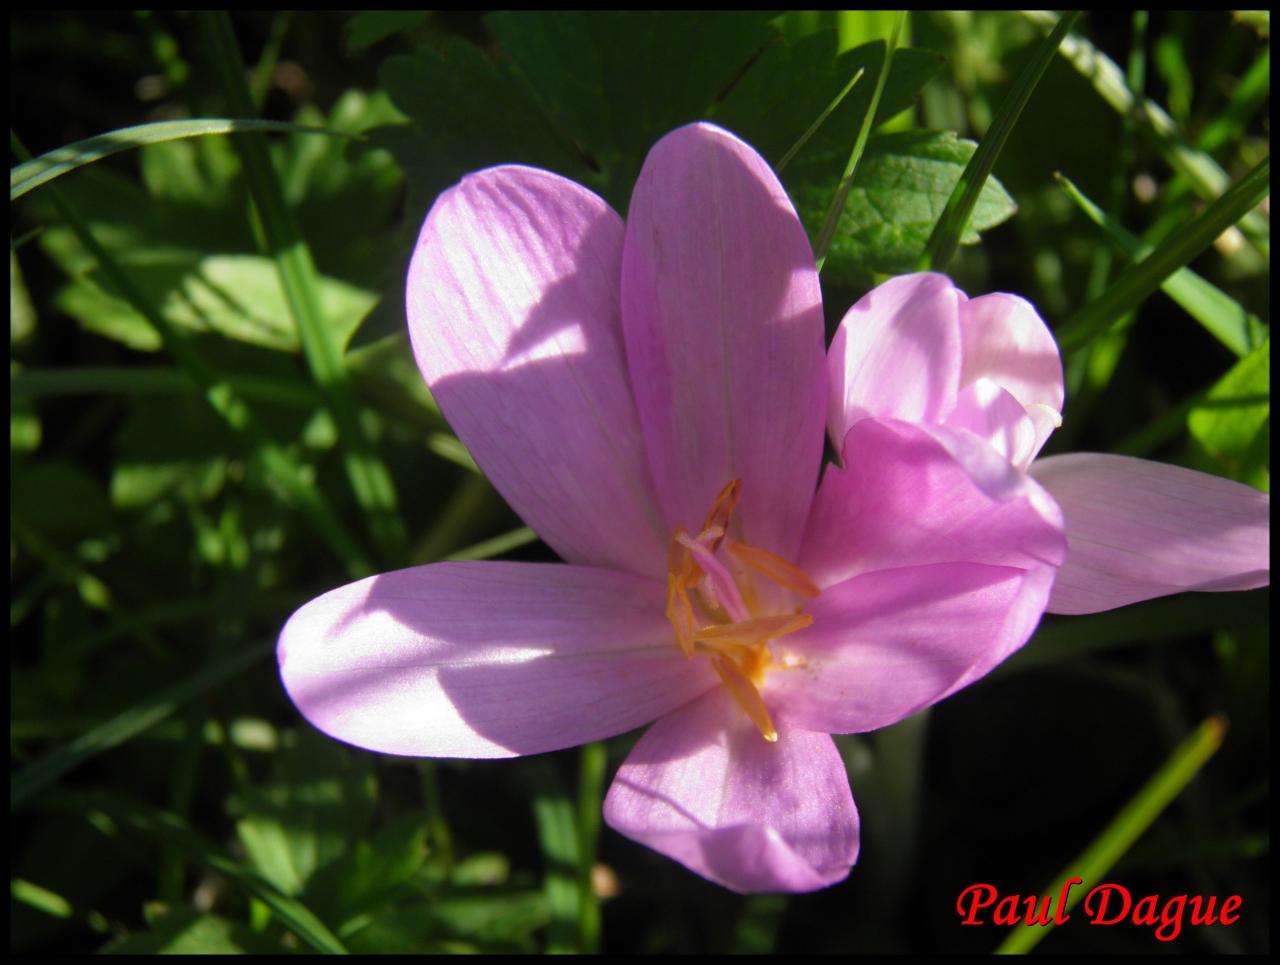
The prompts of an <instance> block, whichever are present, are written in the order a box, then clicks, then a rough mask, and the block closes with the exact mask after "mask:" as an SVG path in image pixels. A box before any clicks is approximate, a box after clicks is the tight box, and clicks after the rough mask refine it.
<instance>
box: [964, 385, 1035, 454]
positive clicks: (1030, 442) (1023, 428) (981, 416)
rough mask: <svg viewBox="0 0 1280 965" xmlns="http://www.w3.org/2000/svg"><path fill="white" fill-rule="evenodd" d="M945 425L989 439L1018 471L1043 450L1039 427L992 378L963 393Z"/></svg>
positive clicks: (1016, 401) (993, 446)
mask: <svg viewBox="0 0 1280 965" xmlns="http://www.w3.org/2000/svg"><path fill="white" fill-rule="evenodd" d="M946 424H947V425H948V426H952V427H954V428H959V429H968V430H969V431H970V432H972V433H974V434H975V435H977V436H978V437H979V438H981V439H984V440H986V442H987V443H989V444H990V445H991V446H992V448H994V449H995V450H996V451H997V452H998V453H1000V455H1002V456H1004V458H1005V459H1007V460H1008V461H1009V462H1011V463H1012V464H1013V465H1014V466H1015V467H1016V468H1018V469H1021V470H1025V469H1026V468H1027V466H1029V465H1031V460H1032V459H1033V458H1035V454H1036V453H1037V452H1039V451H1040V445H1041V444H1042V442H1043V440H1041V439H1039V438H1038V434H1037V430H1036V425H1035V423H1034V422H1033V421H1032V420H1031V418H1030V417H1029V416H1028V415H1027V410H1026V409H1024V408H1023V407H1022V404H1021V403H1020V402H1019V401H1018V400H1017V399H1015V398H1014V397H1013V396H1012V395H1010V394H1009V393H1008V392H1006V391H1005V390H1004V389H1003V388H1001V387H1000V386H999V385H997V384H996V383H995V382H993V381H991V379H987V378H982V379H978V381H976V382H972V383H970V384H969V385H967V386H965V387H964V388H963V389H961V390H960V395H959V397H958V398H957V400H956V407H955V408H954V409H952V410H951V414H950V415H949V416H947V421H946Z"/></svg>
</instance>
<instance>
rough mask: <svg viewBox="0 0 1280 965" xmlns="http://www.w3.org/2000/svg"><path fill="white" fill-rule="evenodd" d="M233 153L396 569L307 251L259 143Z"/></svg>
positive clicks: (353, 472)
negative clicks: (241, 164)
mask: <svg viewBox="0 0 1280 965" xmlns="http://www.w3.org/2000/svg"><path fill="white" fill-rule="evenodd" d="M200 16H201V18H202V19H201V22H202V24H203V25H204V28H205V30H204V32H205V35H206V36H207V37H208V39H209V43H210V46H211V48H212V53H213V60H214V64H215V66H216V68H217V70H218V74H219V77H220V80H221V85H222V91H223V94H224V96H226V98H227V100H228V102H229V103H230V104H231V106H232V108H233V109H234V110H235V111H236V112H237V113H241V114H245V115H249V114H252V113H253V111H254V106H253V99H252V95H251V93H250V91H249V86H248V83H247V81H246V80H245V65H244V59H243V58H242V57H241V55H240V48H239V45H238V43H237V41H236V38H235V34H234V32H233V31H232V28H231V21H230V18H229V17H228V15H227V14H226V13H225V12H212V11H204V12H202V13H201V14H200ZM236 146H237V148H238V150H239V152H240V156H241V158H242V160H243V161H244V169H245V177H246V180H247V181H248V183H249V191H250V193H251V194H252V196H253V199H254V203H255V205H256V207H257V209H258V214H259V217H260V218H261V223H262V228H263V234H264V235H265V236H266V246H267V248H268V250H269V253H270V254H271V255H272V256H273V257H274V258H275V261H276V269H277V271H278V272H279V274H280V282H281V285H282V286H283V288H284V291H285V297H286V299H287V301H288V303H289V308H290V311H291V313H292V314H293V318H294V321H295V322H296V324H297V326H298V336H299V339H300V341H301V342H302V351H303V355H304V356H305V358H306V360H307V365H308V367H309V368H310V369H311V375H312V378H313V379H314V380H315V382H316V385H317V387H318V388H319V389H320V392H321V394H322V395H323V396H324V398H325V402H326V406H327V408H328V409H329V411H330V413H331V414H332V415H333V420H334V423H335V424H336V425H337V427H338V437H339V442H340V446H341V449H342V458H343V464H344V466H345V468H346V471H347V477H348V479H349V481H350V483H351V488H352V491H353V492H354V494H355V497H356V501H357V502H358V503H359V504H360V507H361V509H362V510H363V511H364V515H365V516H366V518H367V519H368V521H369V528H370V531H371V533H372V535H373V538H374V540H375V541H376V542H377V544H378V547H379V549H380V550H381V551H382V555H383V557H384V559H385V560H386V561H387V562H388V563H391V564H398V563H400V562H402V561H403V559H404V557H405V553H406V550H407V546H408V539H407V536H406V533H405V530H404V525H403V523H402V522H401V519H400V516H399V513H398V512H397V505H396V491H395V485H394V483H393V482H392V479H391V473H390V472H388V470H387V468H386V466H385V465H384V464H383V462H382V460H381V459H379V458H378V456H377V454H376V453H375V452H374V449H373V446H372V445H371V444H370V442H369V440H368V438H367V437H366V435H365V431H364V429H363V427H362V426H361V423H360V419H359V413H358V411H357V408H356V403H355V398H354V395H353V393H352V390H351V386H350V383H349V380H348V376H347V371H346V368H345V367H344V366H343V364H342V346H340V345H338V344H337V342H336V341H335V340H334V338H333V336H332V335H331V333H330V330H329V327H328V326H327V325H326V324H325V318H324V313H323V310H322V309H321V301H320V294H319V277H318V275H317V273H316V268H315V263H314V262H313V261H312V258H311V251H310V249H309V248H308V247H307V244H306V241H305V240H304V239H303V238H302V235H301V234H300V233H299V231H298V226H297V222H296V221H295V219H294V217H293V212H292V211H291V210H290V209H289V206H288V205H287V204H286V202H285V199H284V191H283V189H282V188H281V185H280V179H279V176H278V175H277V174H276V170H275V167H274V165H273V164H272V163H271V157H270V155H269V154H268V153H267V146H266V144H265V143H264V141H263V139H262V137H261V135H256V134H248V135H238V136H237V138H236Z"/></svg>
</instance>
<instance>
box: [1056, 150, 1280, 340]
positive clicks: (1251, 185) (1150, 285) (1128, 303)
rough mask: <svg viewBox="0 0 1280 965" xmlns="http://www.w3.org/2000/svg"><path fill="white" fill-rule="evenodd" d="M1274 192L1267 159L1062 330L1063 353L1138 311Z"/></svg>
mask: <svg viewBox="0 0 1280 965" xmlns="http://www.w3.org/2000/svg"><path fill="white" fill-rule="evenodd" d="M1270 191H1271V159H1270V158H1269V157H1267V158H1263V159H1262V160H1261V161H1260V162H1258V164H1257V165H1256V166H1255V167H1254V168H1253V170H1252V171H1250V172H1249V173H1248V174H1246V175H1245V176H1244V177H1242V178H1241V179H1240V180H1239V181H1237V182H1236V183H1235V184H1234V185H1232V186H1231V188H1230V189H1229V190H1228V191H1227V192H1226V193H1225V194H1224V195H1223V196H1222V197H1220V198H1219V199H1218V200H1217V201H1215V202H1214V203H1213V204H1211V205H1210V206H1209V207H1208V208H1206V209H1205V210H1204V211H1202V212H1201V213H1200V214H1199V215H1197V216H1196V217H1195V218H1193V219H1191V221H1189V222H1188V223H1187V224H1186V225H1185V226H1184V227H1183V228H1182V229H1181V230H1179V231H1176V232H1174V233H1173V234H1171V235H1170V236H1169V237H1168V238H1166V239H1165V240H1164V242H1162V243H1161V244H1160V246H1159V247H1158V248H1156V249H1155V250H1154V251H1152V252H1151V254H1149V255H1148V256H1147V257H1146V258H1143V259H1142V260H1141V261H1138V262H1135V263H1134V264H1133V265H1131V266H1130V267H1129V268H1128V269H1126V270H1125V271H1124V272H1122V273H1121V274H1120V276H1119V277H1118V278H1117V279H1116V280H1115V282H1114V283H1113V284H1112V285H1111V286H1110V287H1109V288H1108V289H1107V290H1106V291H1105V292H1104V293H1103V294H1102V295H1101V297H1099V298H1097V299H1095V300H1094V301H1092V302H1090V303H1089V304H1088V305H1086V306H1084V307H1083V308H1082V309H1080V310H1079V311H1077V312H1076V313H1075V314H1074V315H1072V316H1071V317H1070V318H1068V319H1067V320H1066V322H1064V323H1063V325H1062V326H1061V327H1060V328H1059V329H1058V332H1057V336H1058V344H1059V345H1060V346H1061V347H1062V349H1063V350H1064V351H1071V350H1073V349H1077V348H1079V347H1080V346H1082V345H1084V344H1085V343H1087V342H1088V341H1089V340H1090V339H1091V338H1093V337H1094V336H1095V335H1096V334H1098V333H1099V332H1101V331H1103V330H1104V329H1106V327H1107V326H1108V325H1110V324H1111V323H1112V322H1114V321H1115V320H1116V319H1117V318H1119V317H1120V316H1121V315H1123V314H1125V312H1128V311H1131V310H1133V309H1134V308H1136V307H1137V306H1138V305H1139V304H1140V303H1141V302H1142V300H1143V299H1145V298H1146V297H1147V296H1148V295H1150V294H1151V293H1152V292H1154V291H1155V290H1156V289H1157V288H1159V287H1160V286H1161V285H1162V284H1163V283H1164V280H1165V279H1166V278H1168V277H1169V276H1170V275H1172V274H1173V273H1174V272H1175V271H1177V270H1178V269H1179V268H1181V267H1183V266H1184V265H1186V264H1187V263H1188V262H1189V261H1191V259H1193V258H1195V257H1196V256H1197V255H1198V254H1200V252H1202V251H1204V250H1205V249H1206V248H1208V247H1209V245H1211V244H1213V241H1214V239H1215V238H1217V237H1218V235H1220V234H1222V232H1224V231H1226V230H1227V228H1229V227H1231V226H1232V225H1233V224H1235V223H1236V222H1238V221H1239V220H1240V219H1241V217H1242V216H1243V215H1245V214H1246V213H1247V212H1249V211H1252V210H1253V209H1254V208H1255V207H1256V206H1257V205H1258V204H1259V203H1260V202H1261V201H1262V199H1263V198H1265V197H1266V196H1267V195H1268V194H1269V193H1270Z"/></svg>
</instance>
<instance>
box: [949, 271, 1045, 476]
mask: <svg viewBox="0 0 1280 965" xmlns="http://www.w3.org/2000/svg"><path fill="white" fill-rule="evenodd" d="M960 341H961V344H962V345H963V347H964V364H963V365H962V367H961V371H960V385H961V386H962V387H963V386H967V385H972V384H973V383H974V382H977V381H978V380H979V379H982V378H986V379H991V380H992V381H993V382H995V383H996V384H997V385H1000V386H1003V387H1004V389H1005V390H1006V391H1008V392H1009V393H1010V394H1011V395H1012V396H1013V397H1014V398H1015V399H1017V400H1018V402H1020V403H1021V404H1022V405H1023V407H1024V408H1026V410H1027V415H1028V416H1029V417H1030V418H1031V421H1032V423H1033V424H1034V425H1035V427H1036V441H1035V445H1034V447H1033V449H1032V451H1031V454H1030V456H1028V457H1027V458H1028V460H1030V459H1031V458H1033V457H1034V456H1035V454H1036V453H1037V452H1039V451H1040V449H1041V447H1042V446H1043V445H1044V443H1045V440H1046V439H1048V438H1049V434H1050V433H1052V432H1053V430H1054V429H1055V428H1057V427H1058V425H1059V424H1060V423H1061V412H1062V400H1063V393H1064V389H1063V382H1062V357H1061V355H1060V354H1059V352H1058V343H1057V342H1056V341H1054V338H1053V334H1052V333H1051V332H1050V331H1049V327H1048V326H1047V325H1045V323H1044V320H1043V319H1042V318H1041V317H1040V315H1039V313H1038V312H1036V310H1035V308H1033V307H1032V305H1031V303H1030V302H1028V301H1027V300H1026V299H1023V298H1019V297H1018V296H1017V295H1007V294H1004V293H1003V292H995V293H993V294H990V295H982V296H980V297H978V298H974V299H970V300H969V301H966V302H964V303H963V304H962V305H961V306H960ZM1023 465H1025V464H1023Z"/></svg>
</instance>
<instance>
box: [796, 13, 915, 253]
mask: <svg viewBox="0 0 1280 965" xmlns="http://www.w3.org/2000/svg"><path fill="white" fill-rule="evenodd" d="M906 19H907V12H906V11H905V10H904V11H902V12H901V13H899V14H898V19H897V21H896V22H895V23H894V25H893V33H892V34H890V36H889V42H888V43H887V44H885V48H884V64H883V65H882V66H881V67H880V76H879V77H878V78H876V89H875V90H874V91H872V93H871V103H870V104H868V105H867V113H866V114H865V115H864V116H863V118H862V126H861V127H860V128H859V129H858V137H857V139H856V140H855V141H854V142H853V150H852V151H851V152H849V163H848V164H846V165H845V168H844V174H843V175H842V176H841V178H840V184H839V186H838V187H837V188H836V196H835V197H834V198H833V199H832V201H831V207H830V208H828V209H827V216H826V218H825V219H824V220H823V222H822V228H821V230H820V231H819V232H818V240H817V243H816V244H815V245H814V246H813V252H814V262H815V263H816V264H817V268H818V271H822V264H823V262H825V261H826V260H827V249H828V248H830V247H831V239H832V238H834V237H835V233H836V225H837V224H838V223H839V222H840V213H841V212H842V211H844V203H845V200H846V199H847V198H848V197H849V191H850V190H851V189H852V188H853V177H854V175H855V174H856V173H857V171H858V162H859V161H860V160H861V159H862V152H863V151H864V150H866V147H867V138H868V137H870V135H871V128H872V125H873V124H874V122H875V116H876V111H877V110H879V108H880V95H881V94H883V93H884V85H885V81H887V80H888V79H889V67H890V65H891V64H892V63H893V52H894V50H896V49H897V47H898V38H899V37H900V36H901V35H902V26H903V24H904V23H905V22H906Z"/></svg>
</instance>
